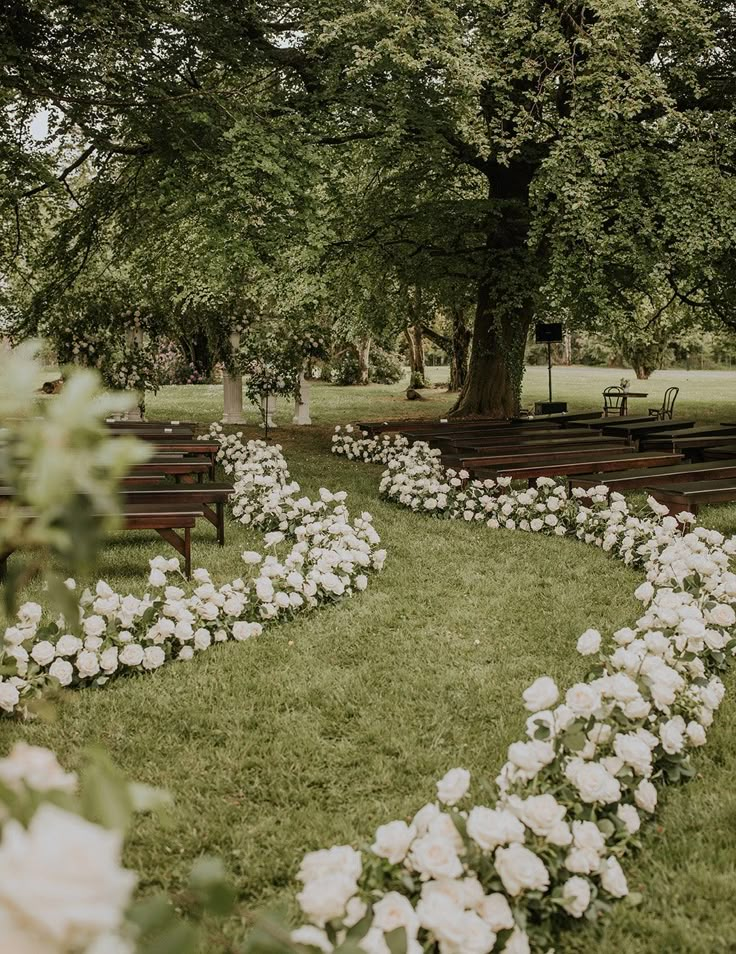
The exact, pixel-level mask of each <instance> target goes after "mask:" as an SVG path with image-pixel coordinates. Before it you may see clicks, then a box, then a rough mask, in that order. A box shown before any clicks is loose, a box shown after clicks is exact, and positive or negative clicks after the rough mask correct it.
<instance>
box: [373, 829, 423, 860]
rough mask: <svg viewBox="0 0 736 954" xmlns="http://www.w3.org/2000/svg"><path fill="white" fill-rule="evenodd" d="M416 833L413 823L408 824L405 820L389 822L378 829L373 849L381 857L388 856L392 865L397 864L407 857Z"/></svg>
mask: <svg viewBox="0 0 736 954" xmlns="http://www.w3.org/2000/svg"><path fill="white" fill-rule="evenodd" d="M416 835H417V830H416V828H414V826H413V825H407V824H406V822H404V821H393V822H389V823H388V824H387V825H381V826H380V827H379V828H377V829H376V840H375V842H374V843H373V844H372V845H371V851H372V852H373V853H374V854H375V855H378V856H379V858H386V859H387V860H388V861H389V862H390V863H391V864H392V865H397V864H398V863H399V862H400V861H403V860H404V858H405V857H406V853H407V852H408V851H409V847H410V845H411V843H412V841H413V840H414V839H415V838H416Z"/></svg>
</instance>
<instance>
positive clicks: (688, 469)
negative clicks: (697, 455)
mask: <svg viewBox="0 0 736 954" xmlns="http://www.w3.org/2000/svg"><path fill="white" fill-rule="evenodd" d="M726 477H736V457H734V459H733V460H724V461H705V462H698V463H694V464H693V463H690V464H673V465H672V466H670V467H652V468H650V469H641V468H638V469H635V470H624V471H619V472H617V473H615V474H614V475H613V476H612V477H611V478H610V479H609V478H606V479H605V480H601V478H600V475H598V474H582V475H580V476H577V477H571V478H570V481H569V483H570V486H571V487H584V488H585V489H586V490H590V488H591V487H597V486H598V485H599V484H601V483H604V484H606V485H607V486H608V487H610V489H611V490H618V491H625V490H637V489H640V488H642V487H650V486H651V485H652V483H657V484H669V483H675V484H677V483H685V482H689V481H692V480H709V479H710V480H722V479H724V478H726Z"/></svg>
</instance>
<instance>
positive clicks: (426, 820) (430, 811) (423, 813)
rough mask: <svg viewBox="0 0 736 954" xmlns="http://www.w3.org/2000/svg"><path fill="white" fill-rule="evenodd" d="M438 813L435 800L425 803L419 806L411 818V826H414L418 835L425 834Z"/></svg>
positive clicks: (438, 809)
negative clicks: (421, 806)
mask: <svg viewBox="0 0 736 954" xmlns="http://www.w3.org/2000/svg"><path fill="white" fill-rule="evenodd" d="M439 814H440V808H439V805H437V804H436V803H435V802H430V803H429V804H428V805H425V806H424V807H423V808H420V809H419V811H418V812H417V813H416V815H415V816H414V818H413V820H412V823H411V824H412V827H413V828H416V831H417V834H418V835H426V833H427V831H428V830H429V826H430V825H431V824H432V822H433V821H434V820H435V818H437V817H438V816H439Z"/></svg>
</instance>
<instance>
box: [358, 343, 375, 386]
mask: <svg viewBox="0 0 736 954" xmlns="http://www.w3.org/2000/svg"><path fill="white" fill-rule="evenodd" d="M355 347H356V349H357V352H358V369H359V370H358V384H370V365H369V361H370V357H371V339H370V338H367V337H366V338H360V340H359V341H358V343H357V345H356V346H355Z"/></svg>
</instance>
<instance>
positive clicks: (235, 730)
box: [0, 368, 736, 954]
mask: <svg viewBox="0 0 736 954" xmlns="http://www.w3.org/2000/svg"><path fill="white" fill-rule="evenodd" d="M445 373H446V370H445V369H430V374H431V377H432V378H433V379H434V380H435V381H439V380H442V379H443V378H444V375H445ZM623 374H625V372H623V371H620V370H617V369H593V368H555V369H554V394H555V397H556V398H559V399H561V400H567V401H568V402H569V405H570V408H571V409H582V408H591V407H597V406H599V405H600V403H601V397H600V395H601V391H602V389H603V387H605V386H607V385H609V384H617V383H618V380H619V378H620V377H621V376H622V375H623ZM627 376H629V377H631V375H630V374H629V375H627ZM639 383H640V382H637V384H636V389H637V390H639ZM641 383H642V384H643V386H642V387H641V390H646V391H648V392H649V395H650V397H649V399H642V400H640V401H638V402H634V401H633V400H632V404H631V411H632V412H633V411H638V410H640V405H641V408H643V410H644V412H646V408H647V407H649V406H655V405H657V404H659V403H661V398H662V395H663V393H664V390H665V388H666V387H667V386H668V385H670V384H677V385H678V386H679V387H680V388H681V393H680V400H679V402H678V405H677V408H676V414H677V415H678V416H690V415H691V416H694V417H696V418H697V419H698V420H700V421H714V420H715V421H720V420H722V421H733V420H736V374H730V373H728V372H684V371H663V372H657V373H656V374H655V375H654V376H653V377H652V379H651V380H650V381H648V382H641ZM633 386H634V383H633V381H632V387H633ZM403 387H405V383H404V384H403ZM546 388H547V381H546V369H543V368H532V369H529V371H528V373H527V378H526V385H525V391H524V402H523V403H524V404H525V405H527V406H529V405H531V404H533V402H534V401H535V400H539V399H542V398H544V397H545V396H546ZM423 396H424V399H423V400H422V401H418V402H414V403H412V404H409V403H407V401H406V400H405V398H404V395H403V390H402V384H401V383H399V384H397V385H390V386H369V387H366V388H360V387H354V388H335V387H332V386H330V385H327V384H322V383H319V382H318V383H316V384H314V385H313V386H312V416H313V420H314V426H313V427H311V428H295V427H292V426H291V425H290V424H289V425H288V426H285V427H282V428H279V430H278V432H277V439H278V440H279V441H280V442H281V443H282V444H283V446H284V450H285V453H286V456H287V459H288V461H289V465H290V468H291V471H292V475H293V477H294V478H295V479H297V480H298V481H299V482H300V483H301V484H302V486H303V487H304V489H305V490H307V491H310V492H313V491H315V490H316V489H317V488H319V487H320V486H327V487H329V488H331V489H333V490H338V489H340V490H343V489H344V490H347V491H348V495H349V496H348V504H349V507H350V509H351V511H353V512H358V511H362V510H368V511H370V512H371V513H372V514H373V515H374V518H375V524H376V527H377V529H378V531H379V532H380V534H381V536H382V538H383V542H384V545H385V546H386V548H387V549H388V552H389V557H388V560H387V562H386V568H385V570H384V572H383V573H382V574H381V575H380V576H379V577H376V578H373V579H372V581H371V585H370V587H369V589H368V591H367V592H365V593H363V594H361V595H360V596H359V597H357V598H355V599H353V600H350V601H348V602H346V603H343V604H340V605H337V606H335V607H331V608H328V609H325V610H322V611H320V612H317V613H315V614H313V615H311V616H309V617H305V618H302V619H297V620H295V621H293V622H291V623H286V624H284V625H281V626H278V627H275V628H273V629H271V630H270V631H269V632H268V634H267V635H265V636H264V637H263V638H262V639H259V640H256V641H252V642H250V643H248V644H235V643H231V644H226V645H223V646H220V647H217V648H216V649H215V650H213V651H211V652H209V653H207V654H205V655H204V656H202V657H198V658H197V659H196V660H195V661H194V662H192V663H183V664H178V665H174V666H171V667H166V668H165V669H164V670H162V671H160V672H157V673H155V674H153V675H150V676H146V677H139V678H133V679H128V680H120V681H119V682H117V683H115V684H114V685H112V686H110V687H109V688H107V689H105V690H102V691H91V690H88V691H85V692H79V693H70V694H68V695H67V696H66V697H65V698H64V700H63V701H62V703H61V704H60V706H59V707H58V710H57V713H56V719H55V721H53V722H51V723H37V724H34V725H30V726H23V725H18V724H13V723H10V722H6V723H3V724H2V725H0V738H1V739H2V743H3V748H5V746H7V745H8V744H10V743H11V742H12V740H14V739H16V738H25V739H28V740H29V741H32V742H35V743H38V744H45V745H49V746H51V747H52V748H53V749H55V750H56V751H57V753H58V755H59V757H60V759H61V760H62V762H63V763H65V764H66V765H69V766H74V765H76V764H78V763H79V761H80V758H81V756H82V753H83V751H84V750H85V749H87V748H88V747H90V746H92V745H102V746H104V747H105V748H106V749H107V750H108V751H109V752H110V753H111V755H112V757H113V759H114V760H115V761H116V763H117V764H118V765H119V766H121V768H122V769H123V770H124V771H125V773H126V774H127V775H128V776H129V777H131V778H136V779H138V780H140V781H145V782H148V783H151V784H155V785H160V786H163V787H165V788H167V789H168V790H169V791H170V792H171V793H172V795H173V796H174V798H175V808H174V809H173V811H172V813H171V817H170V818H169V819H168V821H166V822H164V821H162V820H161V819H160V818H150V819H144V820H142V821H141V822H140V824H139V825H138V827H137V829H136V830H135V831H134V833H133V836H132V838H131V841H130V845H129V849H128V853H127V862H128V863H129V865H130V866H131V867H134V868H136V869H137V870H138V871H140V872H141V876H142V885H141V886H142V890H143V891H144V892H145V891H149V890H155V889H156V888H158V887H165V888H167V889H172V890H174V891H176V889H177V888H178V887H180V886H181V884H182V882H183V880H184V878H185V876H186V872H187V870H188V868H189V867H190V865H191V863H192V861H193V860H195V859H196V858H197V857H198V856H199V855H200V854H202V853H216V854H221V855H222V856H223V857H224V859H225V861H226V863H227V865H228V867H229V869H230V871H231V872H232V874H233V877H234V879H235V882H236V885H237V889H238V893H239V898H240V900H241V905H240V909H239V912H240V920H238V919H233V920H232V921H231V922H230V923H229V924H228V925H227V928H226V932H227V934H228V935H230V936H231V937H235V936H238V935H239V934H242V931H243V925H244V924H247V923H249V922H250V921H251V919H252V917H253V915H254V913H257V912H258V911H262V910H264V909H267V908H269V907H272V906H273V905H275V904H282V905H284V906H286V907H287V908H288V909H290V910H291V911H292V912H293V910H294V904H293V895H294V892H295V882H294V875H295V872H296V869H297V867H298V864H299V861H300V858H301V856H302V854H303V853H304V852H305V851H308V850H311V849H314V848H318V847H324V846H328V845H330V844H333V843H336V842H337V843H345V842H350V843H353V844H356V845H360V844H366V843H369V839H370V838H371V835H372V832H373V831H374V829H375V827H376V826H377V825H379V824H381V823H383V822H385V821H388V820H390V819H393V818H399V817H406V816H408V815H409V814H411V813H412V812H413V811H415V810H416V809H417V808H419V807H420V806H421V805H422V804H424V803H425V802H426V801H428V800H429V799H431V798H432V796H433V794H434V782H435V780H436V779H437V778H439V777H440V776H441V775H442V774H444V772H445V771H446V770H447V769H449V768H451V767H453V766H456V765H463V766H465V767H467V768H469V769H470V770H471V771H472V773H473V776H474V780H475V793H476V795H478V796H479V797H481V798H482V793H483V790H484V787H485V785H486V784H487V783H488V782H490V781H492V779H493V778H494V777H495V774H496V771H497V769H498V767H499V766H500V764H501V763H502V761H503V760H504V757H505V750H506V747H507V746H508V744H509V743H510V742H512V741H514V740H515V739H517V738H518V737H520V735H521V734H522V733H523V723H524V713H523V709H522V706H521V702H520V697H521V692H522V691H523V689H524V688H525V687H526V686H527V685H528V684H529V683H530V682H532V681H533V680H534V679H535V678H536V677H537V676H538V675H540V674H542V673H548V674H550V675H552V676H553V677H554V678H555V679H556V680H557V681H558V683H559V684H560V685H562V686H565V685H567V684H569V683H570V682H572V681H573V680H574V679H575V678H576V677H578V676H580V675H582V672H583V667H584V662H583V660H581V659H580V657H578V656H577V655H576V653H575V649H574V647H575V641H576V639H577V637H578V635H579V634H580V633H581V632H582V631H583V630H585V629H587V628H588V627H589V626H593V627H596V628H598V629H600V630H601V631H603V632H610V631H611V630H613V629H616V628H618V627H620V626H622V625H625V624H627V623H628V622H630V621H631V619H632V618H633V617H634V616H635V615H636V613H637V605H636V603H635V601H634V599H633V597H632V592H633V589H634V587H635V586H636V585H637V582H638V579H639V578H638V576H637V574H636V573H634V572H632V571H631V570H629V569H627V568H626V567H624V566H622V565H621V564H619V563H616V562H614V561H612V560H611V559H610V558H609V557H607V556H606V555H604V554H603V553H601V552H599V551H597V550H593V549H591V548H590V547H585V546H583V545H582V544H579V543H577V542H575V541H571V540H556V539H548V538H541V537H532V536H527V535H524V534H521V533H513V532H506V531H495V532H491V531H487V530H485V529H483V528H479V527H477V526H468V525H465V524H460V523H447V522H439V521H432V520H431V519H429V518H423V517H421V516H417V515H415V514H412V513H409V512H405V511H402V510H400V509H398V508H396V507H394V506H391V505H389V504H386V503H383V502H381V501H379V499H378V494H377V489H378V481H379V477H380V473H381V468H380V467H378V466H373V465H361V464H357V463H351V462H347V461H344V460H341V459H338V458H336V457H334V456H332V455H330V452H329V445H330V434H331V431H332V428H333V426H334V425H335V424H338V423H341V424H344V423H347V422H349V421H353V420H356V419H361V418H363V419H370V418H384V417H389V416H391V417H396V416H405V415H415V416H417V417H419V416H424V417H429V416H434V417H437V416H439V415H440V414H442V413H443V412H444V411H446V410H447V409H448V407H449V406H450V403H451V400H452V397H451V396H448V395H447V394H446V393H445V392H444V390H442V389H439V388H436V389H433V390H429V391H424V392H423ZM280 404H281V408H280V413H279V414H278V415H277V420H281V421H282V422H286V421H287V420H288V421H290V418H291V409H290V408H289V409H288V413H287V409H286V407H285V406H284V402H280ZM221 413H222V388H221V387H215V386H212V387H210V386H198V387H169V388H165V389H163V391H162V392H161V393H160V394H159V395H157V396H156V397H155V398H152V399H150V400H149V407H148V414H149V416H150V417H152V418H156V417H158V418H175V419H177V418H178V419H181V420H188V419H193V420H197V421H200V422H202V423H206V422H209V421H211V420H215V419H218V418H219V417H220V416H221ZM247 413H248V418H249V420H250V422H251V426H248V427H245V428H243V431H244V434H245V436H247V437H250V436H260V433H261V432H260V431H259V430H258V429H257V428H256V427H255V422H256V416H255V412H254V411H253V409H250V410H249V411H248V412H247ZM702 521H703V522H704V523H706V524H708V525H710V526H715V527H717V528H718V529H721V530H723V531H724V532H727V533H729V534H730V533H735V532H736V507H732V508H728V507H721V508H713V509H712V510H706V511H704V513H703V516H702ZM211 540H212V534H211V533H209V531H208V529H201V530H198V531H197V533H196V535H195V540H194V559H195V565H203V566H206V567H208V568H209V569H210V571H211V572H212V574H213V577H215V578H216V579H217V580H218V581H224V580H225V579H230V578H232V577H234V576H236V575H238V574H240V573H241V572H242V564H241V563H240V561H239V554H240V552H241V550H242V549H244V548H245V547H246V546H249V547H253V546H255V545H257V542H258V541H257V539H256V538H254V537H253V536H251V535H249V534H248V533H247V532H246V531H244V530H243V529H242V528H239V527H236V526H235V525H233V524H229V525H228V539H227V545H226V548H225V549H224V550H221V549H219V548H218V547H216V546H215V545H214V544H213V543H212V542H211ZM160 551H161V547H160V546H159V545H158V544H157V543H156V539H155V538H154V537H148V536H146V535H141V534H128V535H126V536H125V537H122V538H119V539H116V540H113V541H111V542H110V544H109V546H108V547H107V548H106V550H105V552H104V554H103V555H102V558H101V560H100V564H99V565H98V567H97V568H96V573H95V577H98V576H99V577H101V578H104V579H107V580H108V582H110V583H111V584H112V585H113V586H115V587H116V588H124V589H125V590H126V591H128V590H130V591H132V592H138V593H140V592H141V591H142V590H143V588H144V586H145V579H144V577H145V574H146V572H147V560H148V559H149V558H150V557H152V556H154V555H155V554H156V553H157V552H160ZM29 595H38V594H34V592H33V590H31V591H30V593H29ZM735 681H736V680H734V679H733V677H731V678H730V679H729V685H728V690H729V691H728V693H727V696H726V700H725V702H724V705H723V707H722V709H721V712H720V713H719V715H718V718H717V721H716V724H715V726H714V728H713V729H712V731H711V734H710V736H709V744H708V746H707V747H706V749H705V750H704V751H702V752H701V753H699V755H698V757H697V767H698V770H699V774H698V776H697V778H696V779H695V780H694V781H693V782H691V783H690V784H689V785H687V786H685V787H681V788H675V789H672V790H670V791H668V792H666V793H665V795H664V798H663V808H662V810H661V812H659V813H658V816H657V823H656V825H654V826H650V828H649V831H648V832H647V834H646V836H645V837H644V839H643V847H642V851H641V852H640V853H639V854H638V856H637V857H636V858H635V859H634V862H633V864H632V865H630V866H629V868H628V875H629V882H630V885H631V888H632V890H635V891H640V892H641V893H642V895H643V901H642V903H641V905H640V906H639V907H632V906H630V905H628V904H619V905H618V906H617V907H616V908H615V909H614V910H613V911H612V913H611V916H610V918H609V919H608V920H607V921H606V923H605V925H604V926H603V927H602V929H601V930H600V931H599V932H598V931H596V930H594V929H593V928H592V927H586V928H583V929H582V930H581V931H579V932H574V933H571V934H568V935H567V936H566V937H564V938H563V939H562V943H561V944H560V946H559V948H558V951H559V952H561V954H582V952H589V951H595V952H597V954H622V952H625V954H662V952H667V954H685V952H709V954H726V952H733V951H735V950H736V909H734V906H733V885H734V883H735V882H736V709H735V708H734V705H733V699H732V698H731V696H732V694H733V691H734V689H735V688H736V686H735V685H734V683H735ZM206 950H207V954H216V952H220V951H225V950H227V945H226V943H225V938H224V937H218V936H215V935H213V936H212V937H211V938H210V940H209V942H208V946H207V948H206Z"/></svg>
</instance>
